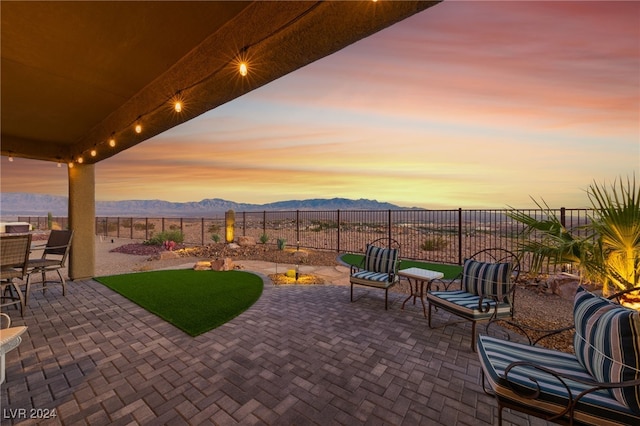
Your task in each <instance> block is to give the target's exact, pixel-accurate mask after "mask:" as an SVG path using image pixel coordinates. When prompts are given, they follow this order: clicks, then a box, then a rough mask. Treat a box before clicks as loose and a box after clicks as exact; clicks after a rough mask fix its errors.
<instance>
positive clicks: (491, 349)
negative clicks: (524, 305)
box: [478, 335, 640, 425]
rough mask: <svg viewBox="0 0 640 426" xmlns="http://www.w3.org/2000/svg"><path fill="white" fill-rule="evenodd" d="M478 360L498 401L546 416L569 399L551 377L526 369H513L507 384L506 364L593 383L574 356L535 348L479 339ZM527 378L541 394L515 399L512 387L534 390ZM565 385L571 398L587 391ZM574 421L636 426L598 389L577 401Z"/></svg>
mask: <svg viewBox="0 0 640 426" xmlns="http://www.w3.org/2000/svg"><path fill="white" fill-rule="evenodd" d="M478 356H479V359H480V364H481V366H482V370H483V371H484V374H485V377H486V379H487V380H488V382H489V385H490V386H491V388H492V389H493V390H494V391H495V393H496V395H497V396H498V397H499V398H502V399H507V400H509V401H511V402H512V403H515V404H519V405H522V406H525V407H534V408H537V409H538V410H541V411H544V412H547V413H558V412H560V411H562V410H563V409H564V408H565V407H566V405H567V403H568V400H569V398H568V396H567V390H566V389H565V387H564V386H563V385H562V383H561V382H560V381H558V380H557V379H554V378H553V376H551V375H549V374H545V373H543V372H542V371H540V370H537V369H534V368H532V367H529V366H521V367H516V368H514V369H513V370H511V371H510V373H509V380H507V379H506V378H505V374H504V371H505V369H506V368H507V366H508V365H509V364H510V363H512V362H515V361H528V362H532V363H535V364H538V365H542V366H544V367H547V368H550V369H553V370H555V371H559V372H563V373H566V374H570V375H572V376H574V377H576V378H580V379H584V380H593V378H592V377H591V375H590V374H589V372H587V371H586V370H585V369H584V367H583V366H582V364H581V363H580V362H579V361H578V360H577V359H576V357H575V356H574V355H572V354H567V353H564V352H559V351H556V350H552V349H547V348H543V347H539V346H529V345H526V344H520V343H515V342H509V341H506V340H500V339H496V338H493V337H489V336H485V335H481V336H480V337H479V339H478ZM529 377H534V378H535V379H536V380H537V382H538V383H539V384H540V391H541V393H540V395H539V396H538V397H537V398H535V399H530V398H526V397H524V396H522V395H518V394H517V393H516V392H514V391H513V389H512V386H513V384H514V383H515V384H516V386H517V385H520V386H521V387H522V388H525V389H529V390H531V391H532V390H534V389H536V384H535V383H533V382H532V381H531V380H530V379H529ZM565 382H566V384H567V385H568V386H569V389H570V390H571V393H572V394H573V396H574V397H575V396H577V395H579V394H580V392H582V391H584V390H586V389H588V388H590V386H588V385H583V384H580V383H578V382H575V381H572V380H565ZM575 420H577V421H580V422H584V423H589V424H598V425H605V424H638V422H639V421H640V418H639V417H638V416H637V415H635V414H634V413H633V412H632V411H631V410H630V409H629V408H627V407H626V406H624V405H623V404H621V403H620V402H618V401H617V400H616V399H615V398H613V397H612V396H611V393H609V392H608V391H607V390H604V389H601V390H598V391H595V392H592V393H589V394H587V395H585V396H584V397H582V398H581V399H580V400H579V402H578V404H577V406H576V412H575Z"/></svg>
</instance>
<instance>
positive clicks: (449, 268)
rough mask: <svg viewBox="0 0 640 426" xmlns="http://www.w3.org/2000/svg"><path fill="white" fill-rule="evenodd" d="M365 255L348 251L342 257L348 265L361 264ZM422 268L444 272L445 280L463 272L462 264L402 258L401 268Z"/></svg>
mask: <svg viewBox="0 0 640 426" xmlns="http://www.w3.org/2000/svg"><path fill="white" fill-rule="evenodd" d="M363 258H364V255H361V254H353V253H346V254H343V255H342V256H341V257H340V259H341V260H342V261H343V262H344V263H346V264H348V265H356V266H358V265H360V264H361V263H362V259H363ZM414 267H415V268H422V269H430V270H432V271H439V272H442V273H443V274H444V279H445V280H452V279H454V278H456V277H457V276H458V275H460V273H461V272H462V266H460V265H448V264H444V263H430V262H420V261H417V260H405V259H401V261H400V270H402V269H407V268H414Z"/></svg>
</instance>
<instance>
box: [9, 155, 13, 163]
mask: <svg viewBox="0 0 640 426" xmlns="http://www.w3.org/2000/svg"><path fill="white" fill-rule="evenodd" d="M9 162H10V163H13V155H10V156H9Z"/></svg>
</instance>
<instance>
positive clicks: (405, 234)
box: [19, 208, 589, 270]
mask: <svg viewBox="0 0 640 426" xmlns="http://www.w3.org/2000/svg"><path fill="white" fill-rule="evenodd" d="M519 211H521V212H523V213H526V214H528V215H531V216H534V217H537V218H543V217H544V215H545V212H544V211H542V210H536V209H530V210H519ZM507 212H508V210H500V209H496V210H486V209H484V210H466V209H452V210H418V209H411V210H328V211H306V210H304V211H303V210H296V211H260V212H256V211H253V212H237V213H235V226H234V234H235V236H236V237H238V236H249V237H253V238H254V239H255V240H256V242H257V243H264V244H270V245H276V244H278V240H280V244H282V243H283V242H284V244H286V246H287V247H295V248H310V249H321V250H332V251H337V252H346V253H361V252H363V251H364V249H365V246H366V244H367V243H369V242H371V241H373V240H375V239H378V238H393V239H395V240H397V241H398V242H399V243H400V245H401V247H402V249H401V250H402V251H401V253H402V257H403V258H405V259H415V260H424V261H429V262H441V263H453V264H460V263H462V261H463V260H464V258H465V257H469V256H471V255H472V254H473V253H475V252H477V251H480V250H482V249H484V248H489V247H502V248H505V249H507V250H512V251H517V250H518V247H519V246H520V244H521V243H522V242H523V237H522V231H523V230H524V225H523V224H522V223H520V222H517V221H515V220H513V219H511V218H509V217H508V216H507V214H506V213H507ZM554 214H555V215H557V216H558V217H560V218H561V221H562V222H563V224H564V225H565V227H567V228H568V229H571V230H572V233H573V234H574V235H584V234H583V232H582V231H581V230H580V227H582V226H583V225H585V224H587V223H588V221H589V210H588V209H566V208H561V209H558V210H555V211H554ZM54 219H55V221H56V222H60V223H62V224H63V225H64V224H66V223H67V221H66V218H54ZM19 220H20V221H23V222H29V223H31V224H32V225H33V226H34V229H47V226H48V221H47V218H46V217H44V218H42V217H20V218H19ZM49 222H50V221H49ZM63 227H64V226H63ZM168 230H180V231H182V233H183V235H184V242H185V243H187V244H193V245H198V244H200V245H205V244H208V243H212V242H217V241H224V238H225V219H224V217H222V216H219V217H211V218H140V217H128V218H127V217H97V218H96V234H97V235H99V236H103V237H111V238H113V237H117V238H130V239H134V240H147V239H149V238H150V237H152V236H153V235H154V234H155V233H158V232H162V231H168ZM523 262H524V268H525V270H526V269H528V267H527V266H528V264H529V261H528V259H526V258H525V259H523Z"/></svg>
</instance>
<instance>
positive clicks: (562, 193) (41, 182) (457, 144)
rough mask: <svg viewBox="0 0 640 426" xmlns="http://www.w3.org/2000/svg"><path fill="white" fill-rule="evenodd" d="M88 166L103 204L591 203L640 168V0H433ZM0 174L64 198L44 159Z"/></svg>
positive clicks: (60, 179)
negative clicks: (602, 186) (437, 0)
mask: <svg viewBox="0 0 640 426" xmlns="http://www.w3.org/2000/svg"><path fill="white" fill-rule="evenodd" d="M248 66H249V67H250V69H251V66H252V65H251V64H248ZM184 105H185V107H187V106H188V100H185V102H184ZM95 170H96V173H95V174H96V199H97V200H99V201H107V200H131V199H162V200H167V201H175V202H186V201H199V200H202V199H205V198H222V199H226V200H231V201H235V202H240V203H257V204H262V203H269V202H275V201H281V200H290V199H309V198H333V197H344V198H353V199H359V198H367V199H375V200H378V201H381V202H390V203H394V204H397V205H400V206H403V207H423V208H429V209H439V208H453V207H462V208H505V207H507V206H513V207H516V208H528V207H533V206H534V203H533V201H532V199H531V198H532V197H533V198H534V199H536V200H541V199H544V200H545V201H546V202H547V203H548V204H549V206H551V207H554V208H555V207H560V206H565V207H570V208H580V207H586V206H588V205H589V203H588V199H587V196H586V192H585V190H586V189H587V188H588V187H589V185H590V184H592V183H593V182H597V183H606V184H607V185H609V184H611V183H613V182H614V181H615V180H616V179H618V178H620V177H622V178H623V179H626V178H627V177H631V176H633V174H634V173H635V174H636V175H637V177H640V2H609V1H602V2H502V1H496V2H487V1H445V2H443V3H441V4H439V5H436V6H434V7H432V8H429V9H427V10H425V11H424V12H421V13H419V14H417V15H415V16H413V17H411V18H408V19H406V20H404V21H402V22H400V23H398V24H396V25H394V26H392V27H389V28H387V29H385V30H383V31H381V32H379V33H377V34H374V35H373V36H371V37H369V38H367V39H364V40H361V41H359V42H357V43H355V44H353V45H351V46H349V47H347V48H345V49H343V50H341V51H339V52H337V53H335V54H333V55H331V56H329V57H326V58H324V59H322V60H319V61H317V62H315V63H312V64H310V65H308V66H306V67H304V68H302V69H300V70H297V71H295V72H293V73H291V74H289V75H286V76H284V77H282V78H280V79H278V80H276V81H274V82H272V83H270V84H268V85H266V86H264V87H261V88H259V89H257V90H255V91H253V92H251V93H249V94H247V95H245V96H243V97H241V98H238V99H236V100H234V101H232V102H229V103H227V104H225V105H222V106H220V107H218V108H216V109H214V110H212V111H209V112H208V113H206V114H203V115H201V116H200V117H197V118H195V119H193V120H191V121H189V122H187V123H185V124H182V125H181V126H178V127H176V128H174V129H172V130H170V131H167V132H165V133H163V134H161V135H158V136H156V137H154V138H152V139H150V140H148V141H146V142H144V143H142V144H140V145H137V146H136V147H134V148H131V149H128V150H126V151H124V152H121V153H120V154H118V155H116V156H114V157H112V158H110V159H107V160H105V161H102V162H99V163H97V164H96V166H95ZM1 173H2V181H1V187H2V192H33V193H46V194H51V195H65V196H66V195H67V170H66V167H62V168H57V167H56V164H55V163H49V162H41V161H34V160H25V159H21V158H15V159H14V162H12V163H9V162H8V161H7V158H6V157H2V168H1Z"/></svg>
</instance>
